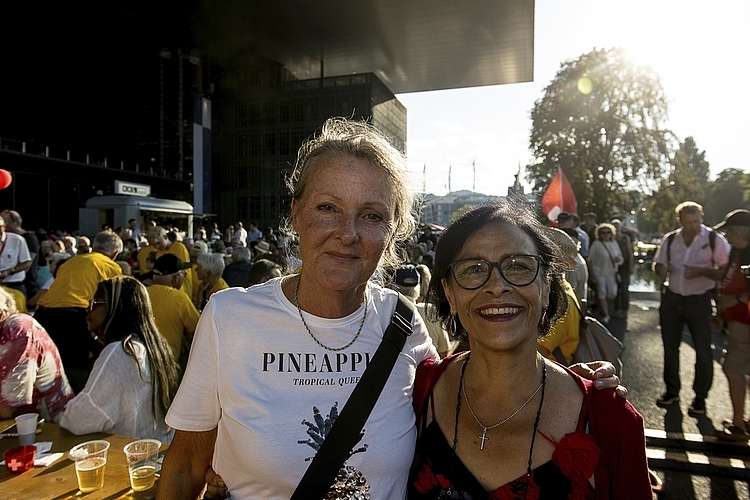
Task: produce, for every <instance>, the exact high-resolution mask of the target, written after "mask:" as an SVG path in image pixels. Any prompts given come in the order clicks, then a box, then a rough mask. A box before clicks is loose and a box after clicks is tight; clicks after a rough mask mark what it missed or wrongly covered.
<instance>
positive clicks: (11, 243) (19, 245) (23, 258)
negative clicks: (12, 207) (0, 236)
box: [0, 231, 31, 283]
mask: <svg viewBox="0 0 750 500" xmlns="http://www.w3.org/2000/svg"><path fill="white" fill-rule="evenodd" d="M5 238H6V240H5V245H4V246H3V243H2V242H0V247H2V249H3V251H2V253H0V271H5V270H7V269H13V268H14V267H16V266H17V265H18V264H23V263H24V262H28V261H30V260H31V254H30V253H29V246H28V245H27V244H26V240H25V239H23V236H19V235H17V234H15V233H9V232H7V231H6V232H5ZM24 278H26V271H19V272H17V273H13V274H11V275H9V276H8V277H7V278H5V279H3V283H22V282H23V280H24Z"/></svg>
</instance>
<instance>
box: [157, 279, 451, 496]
mask: <svg viewBox="0 0 750 500" xmlns="http://www.w3.org/2000/svg"><path fill="white" fill-rule="evenodd" d="M366 295H367V301H368V310H367V318H366V320H365V324H364V327H363V328H362V333H361V334H360V336H359V338H358V339H357V340H356V341H355V342H354V344H352V345H351V346H350V347H349V348H347V349H345V350H344V351H340V352H332V351H328V350H325V349H323V348H322V347H320V346H319V345H318V344H317V343H315V341H313V339H312V338H311V337H310V335H309V334H308V333H307V331H306V330H305V328H304V326H303V325H302V322H301V321H300V317H299V313H298V311H297V309H296V307H295V305H294V304H292V303H291V302H290V301H289V300H288V299H287V298H286V297H285V296H284V293H283V292H282V290H281V279H274V280H271V281H268V282H266V283H264V284H261V285H256V286H253V287H251V288H248V289H243V288H230V289H227V290H223V291H221V292H217V293H215V294H214V295H212V296H211V300H210V301H209V303H208V305H207V307H206V308H205V309H204V311H203V314H202V315H201V319H200V321H199V322H198V328H197V330H196V332H195V338H194V340H193V345H192V349H191V352H190V358H189V361H188V365H187V370H186V373H185V377H184V379H183V381H182V384H181V385H180V389H179V391H178V393H177V396H176V398H175V400H174V402H173V403H172V406H171V407H170V410H169V412H168V413H167V423H168V424H169V425H171V426H172V427H174V428H176V429H181V430H186V431H207V430H210V429H213V428H214V427H216V426H217V425H218V435H217V438H216V445H215V448H214V458H213V467H214V469H215V470H216V472H217V473H218V474H220V475H221V477H222V478H223V479H224V482H225V483H226V485H227V487H228V488H229V491H230V493H231V495H232V498H233V499H235V500H242V499H257V498H263V499H283V500H287V499H288V498H289V497H290V496H291V495H292V492H293V491H294V489H295V488H296V486H297V484H298V483H299V481H300V479H301V478H302V476H303V474H304V472H305V470H306V469H307V467H308V465H309V464H310V459H311V458H312V457H313V456H314V455H315V453H316V447H317V446H319V445H318V444H317V443H318V442H322V440H323V438H324V437H325V431H323V432H321V431H320V427H322V425H323V424H324V423H325V420H326V419H328V417H329V416H330V414H331V409H332V407H336V408H337V411H339V412H340V411H341V410H342V409H343V407H344V405H345V403H346V401H347V399H348V397H349V395H350V394H351V391H352V390H353V389H354V387H355V385H356V383H357V381H358V380H359V378H360V377H361V376H362V374H363V373H364V370H365V368H366V363H367V362H368V360H369V359H372V356H373V355H374V354H375V350H376V349H377V347H378V346H379V345H380V341H381V339H382V336H383V332H384V331H385V329H386V327H387V326H388V324H389V323H390V321H391V316H392V315H393V311H394V309H395V307H396V301H397V296H396V293H395V292H393V291H391V290H386V289H383V288H380V287H379V286H377V285H374V284H372V283H371V284H369V286H368V291H367V294H366ZM363 314H364V307H360V308H359V309H358V310H357V311H355V312H354V313H352V314H350V315H349V316H347V317H344V318H339V319H326V318H319V317H316V316H312V315H310V314H307V313H305V321H306V322H307V325H308V326H309V328H310V330H311V331H312V332H313V334H314V335H315V337H316V338H317V339H318V340H319V341H320V342H322V343H323V344H325V345H327V346H330V347H340V346H343V345H346V344H347V343H348V342H349V341H350V340H351V339H352V336H353V335H354V333H355V332H356V331H357V329H358V328H359V324H360V322H361V321H362V315H363ZM413 324H414V333H413V334H412V335H411V336H410V337H409V338H408V339H407V342H406V345H405V346H404V349H403V350H402V351H401V354H400V355H399V358H398V360H397V361H396V364H395V366H394V368H393V371H392V372H391V375H390V378H389V379H388V382H387V383H386V385H385V387H384V388H383V393H382V394H381V395H380V398H379V399H378V402H377V403H376V405H375V407H374V408H373V410H372V413H371V414H370V416H369V418H368V419H367V422H366V423H365V426H364V430H365V433H364V436H363V438H362V439H361V441H360V442H359V443H358V444H357V448H365V447H366V451H361V452H358V453H355V454H354V455H352V456H351V457H350V458H349V460H347V462H346V465H350V466H354V467H355V468H356V469H357V470H359V471H361V472H362V475H363V476H364V477H365V479H366V480H367V484H369V485H370V488H371V489H370V494H371V498H372V499H373V500H392V499H399V498H405V496H406V480H407V476H408V472H409V466H410V465H411V462H412V459H413V455H414V443H415V439H416V428H415V425H414V412H413V410H412V389H413V386H414V374H415V371H416V368H417V365H418V364H419V363H420V362H421V361H423V360H425V359H428V358H436V357H437V353H436V352H435V349H434V348H433V347H432V342H431V341H430V338H429V335H428V333H427V329H426V328H425V326H424V323H423V322H422V320H421V318H420V317H419V315H417V314H415V315H414V322H413ZM317 411H319V413H318V414H316V413H315V412H317Z"/></svg>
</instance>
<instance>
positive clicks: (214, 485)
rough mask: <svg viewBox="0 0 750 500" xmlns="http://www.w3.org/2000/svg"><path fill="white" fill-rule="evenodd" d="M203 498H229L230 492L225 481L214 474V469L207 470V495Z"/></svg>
mask: <svg viewBox="0 0 750 500" xmlns="http://www.w3.org/2000/svg"><path fill="white" fill-rule="evenodd" d="M203 498H211V499H213V498H229V490H228V489H227V485H226V484H224V480H223V479H222V478H221V476H220V475H218V474H217V473H216V472H214V469H213V467H210V466H209V468H208V469H206V493H205V494H204V495H203Z"/></svg>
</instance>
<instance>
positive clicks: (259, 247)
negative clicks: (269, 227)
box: [255, 240, 271, 253]
mask: <svg viewBox="0 0 750 500" xmlns="http://www.w3.org/2000/svg"><path fill="white" fill-rule="evenodd" d="M255 251H256V252H258V253H267V252H270V251H271V245H269V244H268V242H267V241H264V240H261V241H259V242H258V243H257V244H256V245H255Z"/></svg>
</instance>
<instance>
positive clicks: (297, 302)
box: [294, 274, 367, 352]
mask: <svg viewBox="0 0 750 500" xmlns="http://www.w3.org/2000/svg"><path fill="white" fill-rule="evenodd" d="M300 281H302V275H301V274H298V275H297V284H296V285H295V286H294V303H295V304H296V305H297V312H299V319H301V320H302V324H303V325H304V326H305V330H307V333H309V334H310V337H312V339H313V340H314V341H315V343H316V344H318V345H319V346H320V347H322V348H323V349H326V350H328V351H333V352H336V351H343V350H344V349H346V348H348V347H349V346H351V345H352V344H353V343H354V342H355V341H356V340H357V338H359V334H360V333H362V327H363V326H365V318H367V291H366V290H365V313H364V314H363V315H362V322H361V323H360V324H359V330H357V334H356V335H355V336H354V338H353V339H352V340H351V342H349V343H348V344H346V345H345V346H344V347H328V346H327V345H325V344H323V343H322V342H321V341H320V340H318V339H316V338H315V335H313V332H311V331H310V327H309V326H307V322H306V321H305V317H304V316H303V315H302V308H301V307H300V305H299V296H298V292H299V282H300Z"/></svg>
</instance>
